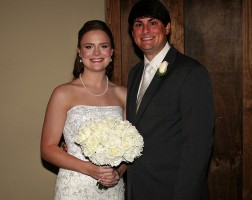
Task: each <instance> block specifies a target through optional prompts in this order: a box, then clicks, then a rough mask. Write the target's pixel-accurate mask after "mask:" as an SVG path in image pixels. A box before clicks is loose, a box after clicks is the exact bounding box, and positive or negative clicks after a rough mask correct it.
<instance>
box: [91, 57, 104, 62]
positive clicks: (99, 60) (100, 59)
mask: <svg viewBox="0 0 252 200" xmlns="http://www.w3.org/2000/svg"><path fill="white" fill-rule="evenodd" d="M90 60H91V61H92V62H102V61H103V58H92V59H90Z"/></svg>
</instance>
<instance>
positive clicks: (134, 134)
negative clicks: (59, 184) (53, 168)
mask: <svg viewBox="0 0 252 200" xmlns="http://www.w3.org/2000/svg"><path fill="white" fill-rule="evenodd" d="M76 143H77V144H79V145H80V147H81V149H82V151H83V154H84V155H85V156H86V157H88V158H89V160H90V161H91V162H92V163H94V164H96V165H99V166H100V165H110V166H112V167H116V166H118V165H119V164H120V163H122V162H126V163H129V162H133V161H134V159H135V158H138V157H139V156H141V155H142V154H141V152H142V150H143V146H144V142H143V137H142V136H141V135H140V134H139V132H138V131H137V129H136V128H135V126H133V125H132V124H131V123H130V122H129V121H126V120H124V121H123V120H120V119H115V118H106V119H98V120H94V121H91V122H88V123H84V124H83V125H81V126H80V129H79V133H78V135H77V138H76ZM98 186H99V183H98ZM101 188H102V187H99V189H101Z"/></svg>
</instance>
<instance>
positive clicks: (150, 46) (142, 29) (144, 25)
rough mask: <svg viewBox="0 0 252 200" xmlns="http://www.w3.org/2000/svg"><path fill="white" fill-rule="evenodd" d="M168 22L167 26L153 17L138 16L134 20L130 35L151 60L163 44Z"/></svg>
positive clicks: (167, 31)
mask: <svg viewBox="0 0 252 200" xmlns="http://www.w3.org/2000/svg"><path fill="white" fill-rule="evenodd" d="M169 32H170V23H168V24H167V26H164V24H163V23H162V22H161V21H160V20H158V19H155V18H150V17H140V18H136V19H135V20H134V24H133V29H132V36H133V38H134V41H135V43H136V45H137V46H138V47H139V48H140V49H141V50H142V51H143V53H144V54H145V56H146V57H147V58H148V59H149V60H151V59H152V58H153V57H154V56H155V55H157V54H158V53H159V52H160V51H161V50H162V49H163V47H164V46H165V44H166V42H167V35H168V34H169Z"/></svg>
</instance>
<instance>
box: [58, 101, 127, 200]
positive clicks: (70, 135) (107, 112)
mask: <svg viewBox="0 0 252 200" xmlns="http://www.w3.org/2000/svg"><path fill="white" fill-rule="evenodd" d="M104 117H115V118H119V119H123V110H122V108H121V107H120V106H85V105H78V106H74V107H73V108H71V109H70V110H69V111H68V112H67V119H66V122H65V127H64V131H63V134H64V139H65V142H66V144H67V147H68V153H69V154H71V155H73V156H75V157H77V158H79V159H81V160H85V161H86V160H87V158H85V156H84V155H83V154H82V152H81V149H80V147H79V146H78V145H76V143H75V138H76V135H77V133H78V129H79V127H80V125H81V124H82V123H85V122H89V121H92V120H96V119H99V118H104ZM96 183H97V180H95V179H94V178H92V177H90V176H87V175H84V174H81V173H79V172H76V171H71V170H66V169H60V170H59V173H58V176H57V180H56V186H55V197H54V199H55V200H82V199H85V200H124V183H123V179H122V178H121V179H120V181H119V182H118V184H117V185H116V186H115V187H112V188H109V189H107V190H105V191H104V190H103V191H104V192H103V193H99V192H97V186H96Z"/></svg>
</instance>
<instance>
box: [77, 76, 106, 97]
mask: <svg viewBox="0 0 252 200" xmlns="http://www.w3.org/2000/svg"><path fill="white" fill-rule="evenodd" d="M79 78H80V81H81V83H82V85H83V86H84V88H85V89H86V90H87V91H88V93H89V94H91V95H93V96H96V97H100V96H103V95H104V94H105V93H106V92H107V91H108V77H107V76H106V79H107V85H106V89H105V90H104V92H102V93H100V94H95V93H93V92H91V91H89V90H88V89H87V86H86V85H85V83H84V81H83V80H82V78H81V74H80V76H79Z"/></svg>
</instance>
